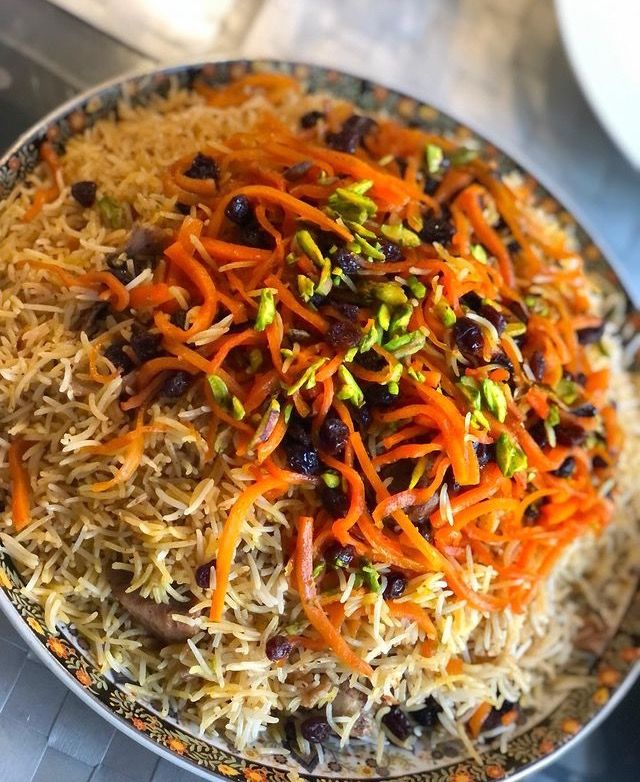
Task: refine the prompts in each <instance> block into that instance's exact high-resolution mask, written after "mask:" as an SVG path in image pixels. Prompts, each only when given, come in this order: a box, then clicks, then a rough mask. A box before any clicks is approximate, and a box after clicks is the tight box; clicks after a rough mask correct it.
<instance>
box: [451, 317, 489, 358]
mask: <svg viewBox="0 0 640 782" xmlns="http://www.w3.org/2000/svg"><path fill="white" fill-rule="evenodd" d="M453 338H454V340H455V342H456V345H457V346H458V348H459V350H460V352H461V353H462V355H463V356H464V357H465V358H467V359H469V358H475V357H476V356H477V355H478V354H479V353H480V352H481V351H482V347H483V345H484V340H483V338H482V332H481V331H480V327H479V326H478V324H477V323H474V322H473V321H472V320H471V318H467V317H462V318H458V320H457V321H456V322H455V323H454V326H453Z"/></svg>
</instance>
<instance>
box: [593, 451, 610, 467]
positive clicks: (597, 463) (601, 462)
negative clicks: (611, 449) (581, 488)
mask: <svg viewBox="0 0 640 782" xmlns="http://www.w3.org/2000/svg"><path fill="white" fill-rule="evenodd" d="M591 466H592V467H593V469H594V470H602V469H604V468H605V467H608V466H609V462H608V461H606V459H603V458H602V456H600V454H596V455H595V456H594V457H593V459H592V460H591Z"/></svg>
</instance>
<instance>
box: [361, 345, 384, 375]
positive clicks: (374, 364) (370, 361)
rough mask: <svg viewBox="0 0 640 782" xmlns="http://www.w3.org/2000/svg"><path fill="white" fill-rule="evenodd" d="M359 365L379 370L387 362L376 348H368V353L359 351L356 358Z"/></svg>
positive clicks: (373, 370) (375, 370)
mask: <svg viewBox="0 0 640 782" xmlns="http://www.w3.org/2000/svg"><path fill="white" fill-rule="evenodd" d="M354 361H355V363H356V364H358V366H361V367H362V368H363V369H368V370H369V371H370V372H379V371H380V370H381V369H382V368H383V367H384V365H385V364H386V363H387V362H386V361H385V360H384V358H383V357H382V356H381V355H379V354H378V353H376V352H375V350H367V352H366V353H357V354H356V357H355V359H354Z"/></svg>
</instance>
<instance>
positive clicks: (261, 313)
mask: <svg viewBox="0 0 640 782" xmlns="http://www.w3.org/2000/svg"><path fill="white" fill-rule="evenodd" d="M275 316H276V302H275V299H274V298H273V291H272V290H271V289H270V288H263V289H262V290H261V291H260V304H259V305H258V314H257V316H256V322H255V326H254V328H255V330H256V331H264V330H265V329H266V328H267V326H269V325H270V324H271V323H273V320H274V318H275Z"/></svg>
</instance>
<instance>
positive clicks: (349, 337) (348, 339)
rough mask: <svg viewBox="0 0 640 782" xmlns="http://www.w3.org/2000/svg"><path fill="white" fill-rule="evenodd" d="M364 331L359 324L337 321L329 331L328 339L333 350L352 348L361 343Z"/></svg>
mask: <svg viewBox="0 0 640 782" xmlns="http://www.w3.org/2000/svg"><path fill="white" fill-rule="evenodd" d="M361 336H362V331H361V329H360V326H358V324H357V323H350V322H349V321H343V320H336V321H334V322H333V323H332V324H331V325H330V326H329V328H328V329H327V334H326V339H327V342H328V343H329V344H330V345H331V347H332V348H336V349H343V348H352V347H354V346H355V345H357V344H358V342H360V337H361Z"/></svg>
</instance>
